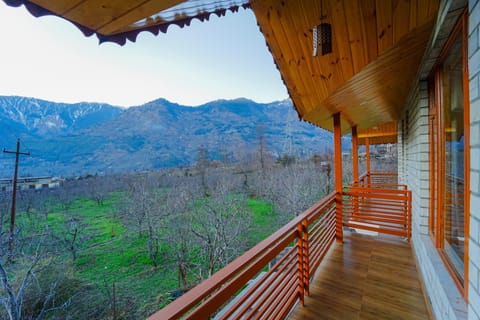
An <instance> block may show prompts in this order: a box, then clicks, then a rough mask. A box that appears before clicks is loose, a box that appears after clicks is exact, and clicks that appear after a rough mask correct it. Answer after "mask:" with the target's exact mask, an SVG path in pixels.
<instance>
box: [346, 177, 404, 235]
mask: <svg viewBox="0 0 480 320" xmlns="http://www.w3.org/2000/svg"><path fill="white" fill-rule="evenodd" d="M377 177H381V179H379V180H376V181H377V182H379V183H373V182H370V183H366V182H363V183H362V184H360V183H359V184H358V186H357V185H356V184H353V185H352V186H351V187H349V188H347V189H346V191H344V192H343V201H342V221H343V225H344V226H346V227H350V228H354V229H362V230H369V231H375V232H380V233H387V234H392V235H398V236H403V237H406V238H407V239H408V240H410V235H411V223H412V222H411V212H412V193H411V191H409V190H407V186H406V185H401V184H396V183H386V182H393V181H392V180H390V181H386V180H384V179H386V178H388V179H390V177H391V176H390V175H380V176H377ZM365 180H366V178H365Z"/></svg>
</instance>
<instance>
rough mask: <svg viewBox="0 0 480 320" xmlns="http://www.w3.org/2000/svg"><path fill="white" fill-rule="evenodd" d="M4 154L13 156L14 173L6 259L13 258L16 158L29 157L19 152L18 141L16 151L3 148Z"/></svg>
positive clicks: (18, 141) (27, 154)
mask: <svg viewBox="0 0 480 320" xmlns="http://www.w3.org/2000/svg"><path fill="white" fill-rule="evenodd" d="M3 152H4V153H11V154H15V173H14V175H13V189H12V210H11V212H10V237H9V239H8V258H9V260H11V259H12V258H13V238H14V232H15V204H16V200H17V176H18V158H19V157H20V155H25V156H29V155H30V152H20V139H18V140H17V150H16V151H8V150H7V149H6V148H3Z"/></svg>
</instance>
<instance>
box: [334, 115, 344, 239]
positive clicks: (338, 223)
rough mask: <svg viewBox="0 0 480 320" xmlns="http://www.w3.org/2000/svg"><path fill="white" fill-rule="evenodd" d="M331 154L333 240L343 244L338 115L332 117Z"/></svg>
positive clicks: (340, 147)
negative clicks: (333, 184)
mask: <svg viewBox="0 0 480 320" xmlns="http://www.w3.org/2000/svg"><path fill="white" fill-rule="evenodd" d="M333 141H334V147H333V153H334V161H335V192H336V196H335V238H336V240H337V242H343V213H342V197H343V183H342V130H341V122H340V113H336V114H334V115H333Z"/></svg>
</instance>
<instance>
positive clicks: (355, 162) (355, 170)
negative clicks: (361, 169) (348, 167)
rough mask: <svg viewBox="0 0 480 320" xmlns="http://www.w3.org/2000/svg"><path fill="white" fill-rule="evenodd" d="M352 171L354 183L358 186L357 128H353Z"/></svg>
mask: <svg viewBox="0 0 480 320" xmlns="http://www.w3.org/2000/svg"><path fill="white" fill-rule="evenodd" d="M352 169H353V183H354V185H355V186H356V185H358V135H357V127H356V126H355V127H352Z"/></svg>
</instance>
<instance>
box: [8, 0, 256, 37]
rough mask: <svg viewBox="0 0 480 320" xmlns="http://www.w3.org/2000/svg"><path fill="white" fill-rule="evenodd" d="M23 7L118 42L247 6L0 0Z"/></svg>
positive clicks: (156, 0)
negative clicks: (146, 32)
mask: <svg viewBox="0 0 480 320" xmlns="http://www.w3.org/2000/svg"><path fill="white" fill-rule="evenodd" d="M4 1H5V3H6V4H8V5H10V6H15V7H18V6H21V5H23V6H25V8H26V9H27V10H28V11H30V13H32V14H33V15H34V16H36V17H39V16H44V15H56V16H59V17H62V18H64V19H66V20H68V21H70V22H72V23H73V24H75V25H76V26H77V27H78V28H79V29H80V30H81V31H82V32H83V33H84V34H85V35H86V36H91V35H93V34H96V35H97V37H98V38H99V40H100V42H105V41H111V42H116V43H119V44H121V45H123V44H125V42H126V40H127V39H128V40H130V41H133V42H134V41H135V40H136V37H137V35H138V34H139V33H140V32H142V31H149V32H151V33H153V34H155V35H156V34H158V33H159V32H167V29H168V27H169V26H170V25H172V24H175V25H178V26H180V27H184V26H188V25H190V22H191V20H192V19H199V20H201V21H204V20H208V19H209V17H210V15H211V14H216V15H218V16H222V15H225V13H226V11H227V10H230V11H237V10H238V9H239V7H243V8H248V7H249V4H248V0H62V1H52V0H4Z"/></svg>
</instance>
